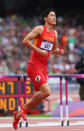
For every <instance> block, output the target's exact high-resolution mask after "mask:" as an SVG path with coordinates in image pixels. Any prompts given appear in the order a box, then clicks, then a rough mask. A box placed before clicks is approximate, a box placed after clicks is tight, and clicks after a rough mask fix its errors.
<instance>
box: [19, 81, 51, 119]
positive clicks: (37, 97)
mask: <svg viewBox="0 0 84 131" xmlns="http://www.w3.org/2000/svg"><path fill="white" fill-rule="evenodd" d="M50 94H51V90H50V88H49V85H48V84H47V83H46V84H43V85H41V86H40V87H39V91H37V92H36V93H35V94H34V95H33V97H32V98H31V99H30V100H29V101H28V102H27V103H26V104H25V105H24V106H23V108H24V109H25V110H32V109H33V108H34V107H35V106H37V105H38V104H40V103H41V101H42V100H43V99H45V98H46V97H48V96H50ZM17 117H18V118H20V117H21V114H20V112H19V113H18V114H17Z"/></svg>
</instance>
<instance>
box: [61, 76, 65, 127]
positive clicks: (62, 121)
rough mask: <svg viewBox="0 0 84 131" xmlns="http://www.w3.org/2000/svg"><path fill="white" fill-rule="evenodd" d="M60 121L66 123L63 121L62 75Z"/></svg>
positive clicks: (62, 123)
mask: <svg viewBox="0 0 84 131" xmlns="http://www.w3.org/2000/svg"><path fill="white" fill-rule="evenodd" d="M60 123H61V126H63V125H64V121H63V101H62V77H60Z"/></svg>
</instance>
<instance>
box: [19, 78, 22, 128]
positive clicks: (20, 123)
mask: <svg viewBox="0 0 84 131" xmlns="http://www.w3.org/2000/svg"><path fill="white" fill-rule="evenodd" d="M20 79H21V76H18V111H20V110H21V108H20V105H21V100H20V98H21V86H20ZM19 127H22V122H21V120H20V121H19Z"/></svg>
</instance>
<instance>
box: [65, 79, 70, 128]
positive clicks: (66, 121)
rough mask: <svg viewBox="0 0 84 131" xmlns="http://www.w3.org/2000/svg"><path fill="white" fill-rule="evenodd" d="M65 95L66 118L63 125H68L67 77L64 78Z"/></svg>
mask: <svg viewBox="0 0 84 131" xmlns="http://www.w3.org/2000/svg"><path fill="white" fill-rule="evenodd" d="M65 79H66V82H65V95H66V120H65V126H69V116H68V113H69V106H68V79H67V77H66V78H65Z"/></svg>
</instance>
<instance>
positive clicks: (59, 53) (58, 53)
mask: <svg viewBox="0 0 84 131" xmlns="http://www.w3.org/2000/svg"><path fill="white" fill-rule="evenodd" d="M53 54H57V55H64V50H63V49H59V48H56V49H55V50H53Z"/></svg>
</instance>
